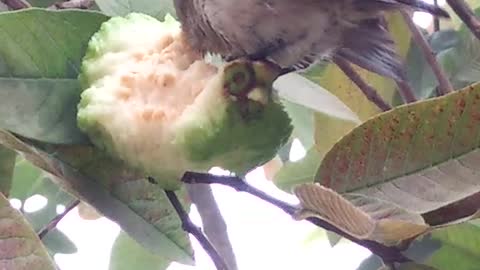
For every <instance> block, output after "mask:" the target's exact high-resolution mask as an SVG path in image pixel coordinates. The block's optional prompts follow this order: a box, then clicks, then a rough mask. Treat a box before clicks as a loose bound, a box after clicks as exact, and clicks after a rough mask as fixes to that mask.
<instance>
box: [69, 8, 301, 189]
mask: <svg viewBox="0 0 480 270" xmlns="http://www.w3.org/2000/svg"><path fill="white" fill-rule="evenodd" d="M139 33H149V35H140V36H139V39H140V40H132V38H131V37H132V36H137V35H139ZM185 42H186V41H185V40H183V39H182V33H181V30H180V25H179V23H178V22H176V21H175V20H174V19H173V18H171V17H168V18H166V20H165V21H164V22H160V21H158V20H156V19H154V18H152V17H150V16H147V15H144V14H137V13H133V14H130V15H128V16H126V17H125V18H122V17H114V18H112V19H110V20H109V21H107V22H105V23H104V24H103V25H102V27H101V29H100V30H99V31H98V32H97V33H96V34H95V35H94V36H93V37H92V39H91V41H90V43H89V46H88V48H87V53H86V56H85V57H84V60H83V62H82V72H81V75H80V76H79V80H80V82H81V84H82V89H83V91H82V94H81V101H80V103H79V105H78V114H77V122H78V126H79V127H80V129H81V130H83V131H84V132H85V133H87V134H88V136H89V137H90V139H91V141H92V143H93V144H94V145H95V146H96V147H97V148H98V149H100V150H102V151H104V152H106V153H107V154H109V155H110V156H111V157H113V158H116V159H118V160H121V161H123V162H125V163H126V164H127V165H128V166H129V167H130V168H132V169H133V170H135V171H140V172H143V173H144V174H145V175H146V176H151V177H153V178H155V180H156V182H157V183H158V185H159V186H160V187H161V188H164V189H169V190H175V189H178V188H179V187H180V185H181V182H180V178H181V177H182V175H183V174H184V173H185V172H186V171H197V172H206V171H208V170H209V169H210V168H212V167H222V168H224V169H226V170H229V171H231V172H234V173H236V174H239V175H243V174H245V173H246V172H248V171H249V170H252V169H253V168H255V167H257V166H259V165H262V164H263V163H265V162H267V161H269V160H270V159H272V158H273V157H274V156H275V154H276V153H277V151H278V149H279V148H280V147H281V146H283V145H284V144H285V143H286V142H287V141H288V139H289V137H290V135H291V133H292V130H293V127H292V126H291V120H290V118H289V116H288V114H287V113H286V112H285V111H284V110H283V107H282V105H281V104H280V103H278V102H276V101H275V100H274V98H273V96H272V83H273V81H274V80H275V79H276V77H277V76H278V74H279V72H278V70H276V69H275V68H273V67H270V66H268V65H267V64H264V63H261V62H249V61H246V60H245V61H244V60H238V61H234V62H231V63H226V64H223V65H222V66H221V67H219V68H216V67H214V66H212V65H211V64H209V63H207V62H205V61H204V59H203V58H201V57H200V56H199V55H197V54H195V52H194V51H193V50H191V49H190V48H189V45H188V44H185ZM165 44H166V45H165ZM162 46H163V47H162ZM172 55H173V56H172ZM139 70H140V71H143V72H138V71H139ZM132 74H133V75H132ZM166 78H168V81H167V79H166ZM159 81H160V83H159ZM164 81H165V82H168V84H167V83H165V82H164ZM125 82H127V83H125ZM162 82H163V83H162ZM125 85H132V87H131V88H126V87H125ZM162 99H163V100H162Z"/></svg>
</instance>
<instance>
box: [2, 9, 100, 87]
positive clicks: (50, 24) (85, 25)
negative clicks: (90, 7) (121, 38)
mask: <svg viewBox="0 0 480 270" xmlns="http://www.w3.org/2000/svg"><path fill="white" fill-rule="evenodd" d="M107 19H108V17H106V16H105V15H102V14H100V13H97V12H91V11H80V10H62V11H48V10H43V9H38V8H32V9H25V10H20V11H14V12H4V13H0V40H2V42H1V43H0V62H2V64H0V76H1V77H6V78H51V79H76V78H77V76H78V73H79V70H80V64H81V60H82V57H83V55H84V54H85V49H86V46H87V43H88V41H89V40H90V37H91V36H92V35H93V34H94V33H95V32H96V31H98V29H99V28H100V25H101V23H102V22H104V21H105V20H107Z"/></svg>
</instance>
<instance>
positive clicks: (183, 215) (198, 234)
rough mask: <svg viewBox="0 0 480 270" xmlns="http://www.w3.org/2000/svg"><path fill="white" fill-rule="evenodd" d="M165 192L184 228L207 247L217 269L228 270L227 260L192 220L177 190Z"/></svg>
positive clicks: (206, 249)
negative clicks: (176, 192)
mask: <svg viewBox="0 0 480 270" xmlns="http://www.w3.org/2000/svg"><path fill="white" fill-rule="evenodd" d="M165 194H166V195H167V198H168V200H169V201H170V203H171V204H172V206H173V208H174V209H175V211H176V212H177V214H178V216H179V217H180V220H181V221H182V228H183V230H184V231H186V232H188V233H190V234H191V235H193V236H194V237H195V238H196V239H197V240H198V242H199V243H200V245H201V246H202V247H203V249H205V251H206V252H207V253H208V255H209V256H210V258H212V261H213V263H214V264H215V267H216V268H217V270H228V267H227V265H226V263H225V261H224V260H223V258H222V257H221V256H220V254H219V253H218V252H217V250H216V249H215V247H214V246H213V245H212V243H210V241H209V240H208V238H207V237H206V236H205V234H203V232H202V230H201V229H200V228H199V227H197V226H196V225H195V224H194V223H193V222H192V221H191V220H190V218H189V217H188V214H187V212H185V209H183V206H182V204H181V203H180V200H179V199H178V197H177V195H176V194H175V192H173V191H169V190H165Z"/></svg>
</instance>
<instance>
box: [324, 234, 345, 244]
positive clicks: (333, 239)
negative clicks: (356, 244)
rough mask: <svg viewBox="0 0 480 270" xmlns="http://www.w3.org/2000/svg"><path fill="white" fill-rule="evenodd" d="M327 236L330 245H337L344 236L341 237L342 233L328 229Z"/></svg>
mask: <svg viewBox="0 0 480 270" xmlns="http://www.w3.org/2000/svg"><path fill="white" fill-rule="evenodd" d="M327 238H328V243H330V246H331V247H335V246H336V245H337V244H338V243H340V241H341V240H342V238H343V237H341V236H340V235H338V234H336V233H334V232H331V231H327Z"/></svg>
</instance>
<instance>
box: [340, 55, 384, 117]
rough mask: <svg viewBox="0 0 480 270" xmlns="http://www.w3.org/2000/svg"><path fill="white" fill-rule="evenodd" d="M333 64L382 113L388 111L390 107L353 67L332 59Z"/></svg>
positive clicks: (342, 61) (343, 61) (341, 60)
mask: <svg viewBox="0 0 480 270" xmlns="http://www.w3.org/2000/svg"><path fill="white" fill-rule="evenodd" d="M333 62H335V64H336V65H337V66H338V67H339V68H340V69H341V70H342V71H343V73H345V75H347V77H349V78H350V80H352V82H353V83H355V84H356V85H357V87H358V88H359V89H360V90H361V91H362V92H363V94H364V95H365V96H366V97H367V98H368V100H370V101H371V102H373V103H374V104H375V105H377V106H378V108H380V109H381V110H382V111H389V110H391V109H392V106H390V104H388V103H387V102H386V101H385V100H384V99H383V98H382V97H381V96H380V95H379V94H378V92H377V90H375V89H374V88H373V87H372V86H371V85H369V84H368V83H367V82H365V81H364V80H363V79H362V77H360V75H359V74H358V73H357V72H356V71H355V69H353V67H352V66H351V65H350V64H349V63H348V62H347V61H345V60H343V59H341V58H338V57H334V58H333Z"/></svg>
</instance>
